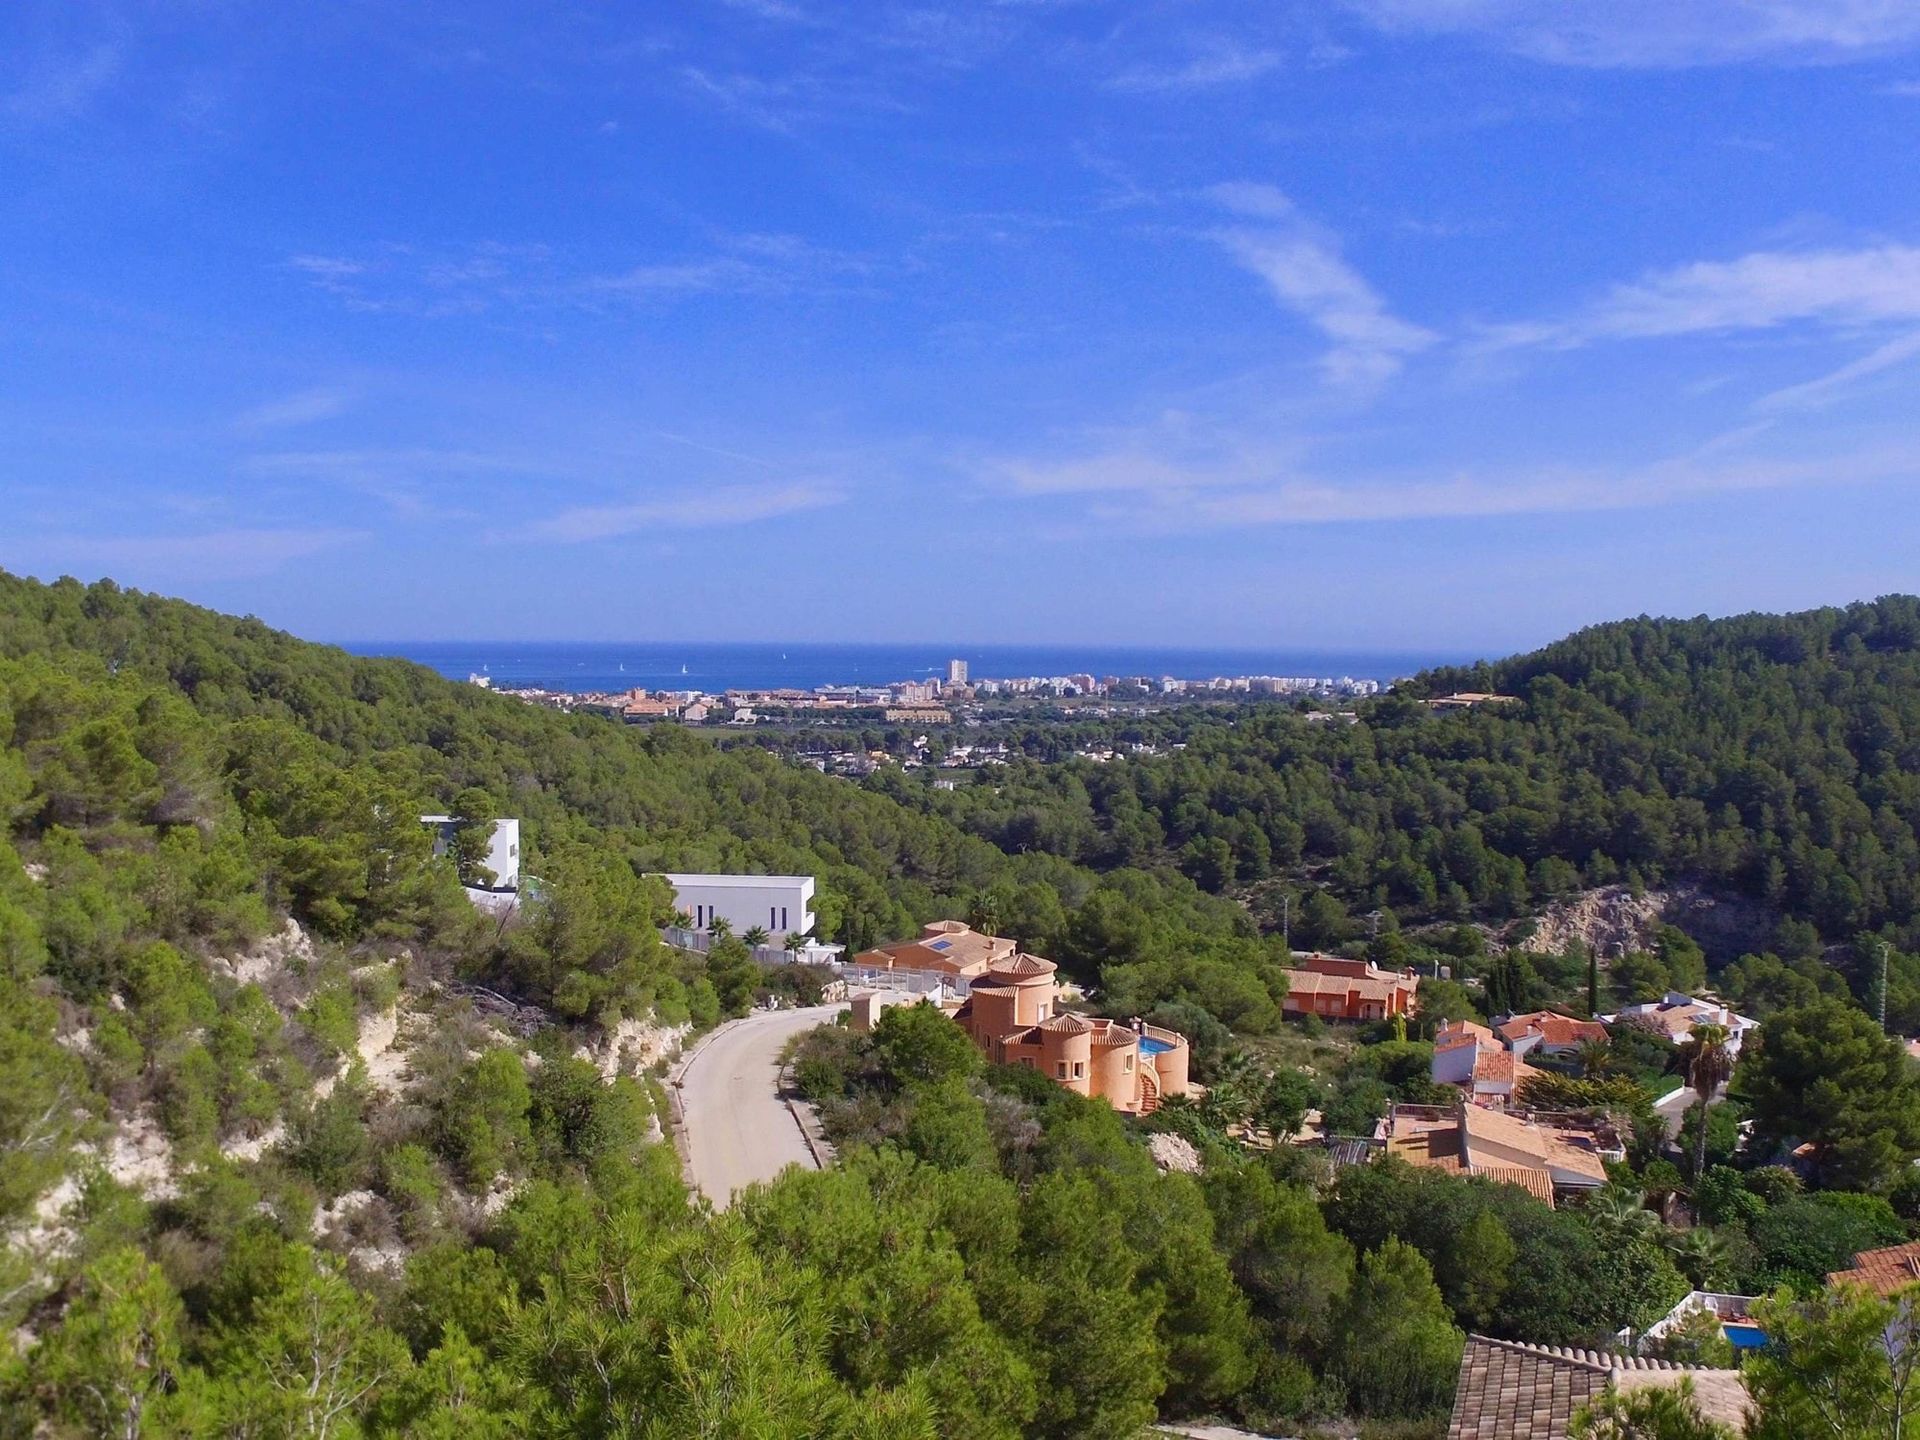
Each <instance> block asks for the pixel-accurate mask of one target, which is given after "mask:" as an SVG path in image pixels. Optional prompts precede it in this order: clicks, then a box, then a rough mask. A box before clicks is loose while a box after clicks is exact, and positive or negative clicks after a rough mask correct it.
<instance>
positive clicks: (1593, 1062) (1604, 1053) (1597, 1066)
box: [1574, 1040, 1613, 1080]
mask: <svg viewBox="0 0 1920 1440" xmlns="http://www.w3.org/2000/svg"><path fill="white" fill-rule="evenodd" d="M1574 1063H1575V1064H1576V1065H1578V1066H1579V1067H1580V1078H1581V1079H1582V1080H1599V1079H1601V1078H1603V1077H1604V1076H1606V1075H1608V1074H1610V1073H1611V1072H1612V1070H1613V1046H1611V1045H1609V1044H1608V1043H1607V1042H1606V1041H1604V1040H1582V1041H1581V1042H1580V1048H1579V1049H1578V1050H1577V1051H1575V1052H1574Z"/></svg>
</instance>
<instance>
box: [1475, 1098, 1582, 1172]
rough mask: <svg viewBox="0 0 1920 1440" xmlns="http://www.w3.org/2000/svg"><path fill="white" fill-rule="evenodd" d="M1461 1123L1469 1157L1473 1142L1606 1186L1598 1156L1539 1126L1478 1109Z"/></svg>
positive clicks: (1513, 1117)
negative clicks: (1514, 1151) (1524, 1157)
mask: <svg viewBox="0 0 1920 1440" xmlns="http://www.w3.org/2000/svg"><path fill="white" fill-rule="evenodd" d="M1460 1123H1461V1126H1462V1127H1463V1128H1464V1129H1465V1131H1466V1140H1467V1145H1466V1150H1467V1153H1468V1154H1471V1153H1472V1152H1473V1142H1474V1141H1476V1140H1478V1141H1481V1142H1483V1143H1486V1144H1490V1145H1499V1146H1503V1147H1504V1148H1506V1149H1509V1150H1517V1151H1519V1152H1520V1153H1521V1154H1522V1155H1525V1156H1526V1157H1527V1158H1528V1159H1530V1160H1535V1161H1537V1162H1538V1163H1539V1164H1540V1165H1541V1166H1543V1167H1544V1166H1549V1165H1551V1166H1555V1167H1557V1168H1559V1169H1561V1170H1571V1171H1573V1172H1574V1173H1575V1174H1577V1175H1582V1176H1585V1177H1586V1178H1587V1179H1589V1180H1592V1181H1593V1182H1594V1183H1595V1184H1601V1185H1603V1184H1605V1183H1606V1179H1607V1171H1606V1167H1605V1166H1604V1165H1602V1164H1601V1163H1600V1157H1599V1156H1598V1155H1596V1154H1594V1153H1593V1151H1591V1150H1585V1149H1582V1148H1581V1147H1580V1146H1578V1145H1574V1144H1570V1143H1569V1142H1568V1141H1566V1140H1563V1139H1562V1138H1561V1137H1560V1136H1559V1135H1557V1134H1555V1133H1554V1132H1553V1131H1552V1130H1549V1129H1548V1128H1547V1127H1545V1126H1544V1125H1535V1124H1533V1123H1531V1122H1530V1121H1526V1120H1522V1119H1519V1118H1518V1117H1516V1116H1513V1115H1503V1114H1501V1113H1500V1112H1499V1111H1497V1110H1487V1109H1484V1108H1482V1107H1481V1106H1478V1105H1469V1106H1467V1107H1466V1108H1465V1109H1464V1110H1462V1111H1461V1114H1460Z"/></svg>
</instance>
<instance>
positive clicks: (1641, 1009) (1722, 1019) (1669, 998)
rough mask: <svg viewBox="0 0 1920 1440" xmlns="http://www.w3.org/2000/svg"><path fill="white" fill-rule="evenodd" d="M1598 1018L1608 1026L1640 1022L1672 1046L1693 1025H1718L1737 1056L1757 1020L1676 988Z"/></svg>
mask: <svg viewBox="0 0 1920 1440" xmlns="http://www.w3.org/2000/svg"><path fill="white" fill-rule="evenodd" d="M1600 1018H1601V1019H1602V1020H1604V1021H1606V1022H1607V1023H1608V1024H1609V1025H1613V1024H1617V1023H1618V1022H1620V1021H1622V1020H1630V1021H1632V1022H1634V1023H1635V1024H1638V1025H1644V1026H1646V1027H1648V1028H1649V1029H1652V1030H1656V1031H1658V1032H1659V1033H1660V1034H1663V1035H1665V1036H1666V1037H1667V1039H1668V1040H1670V1041H1671V1042H1672V1043H1673V1044H1675V1045H1678V1044H1681V1043H1682V1042H1683V1041H1685V1040H1686V1038H1687V1037H1688V1036H1689V1035H1691V1034H1693V1027H1694V1026H1696V1025H1719V1026H1721V1027H1723V1028H1724V1029H1725V1030H1726V1032H1727V1052H1728V1053H1729V1054H1732V1055H1738V1054H1739V1053H1740V1046H1741V1044H1742V1043H1743V1042H1744V1041H1745V1040H1746V1038H1747V1036H1748V1035H1749V1034H1751V1033H1752V1032H1753V1031H1755V1030H1758V1029H1759V1028H1760V1022H1759V1021H1758V1020H1755V1019H1753V1018H1751V1017H1750V1016H1746V1015H1737V1014H1735V1013H1734V1011H1733V1010H1732V1008H1731V1007H1729V1006H1726V1005H1722V1004H1721V1003H1720V1002H1719V1001H1718V1000H1713V999H1704V998H1702V997H1700V996H1698V995H1687V994H1683V993H1682V992H1680V991H1678V990H1669V991H1668V992H1667V993H1666V995H1665V996H1663V997H1662V998H1661V999H1659V1000H1656V1001H1650V1002H1648V1003H1647V1004H1644V1005H1628V1006H1625V1007H1623V1008H1622V1009H1621V1011H1620V1013H1619V1014H1617V1015H1602V1016H1601V1017H1600Z"/></svg>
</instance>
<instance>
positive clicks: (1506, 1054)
mask: <svg viewBox="0 0 1920 1440" xmlns="http://www.w3.org/2000/svg"><path fill="white" fill-rule="evenodd" d="M1515 1063H1516V1062H1515V1060H1514V1058H1513V1052H1512V1051H1511V1050H1482V1051H1481V1052H1480V1053H1479V1054H1478V1055H1476V1056H1474V1057H1473V1078H1474V1079H1475V1080H1485V1081H1487V1082H1488V1083H1490V1084H1494V1083H1498V1082H1500V1081H1503V1080H1505V1081H1511V1080H1512V1079H1513V1075H1514V1065H1515Z"/></svg>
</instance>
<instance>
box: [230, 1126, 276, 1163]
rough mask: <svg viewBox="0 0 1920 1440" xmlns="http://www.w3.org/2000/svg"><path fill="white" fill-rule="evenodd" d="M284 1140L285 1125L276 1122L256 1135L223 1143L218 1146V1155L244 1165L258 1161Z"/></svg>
mask: <svg viewBox="0 0 1920 1440" xmlns="http://www.w3.org/2000/svg"><path fill="white" fill-rule="evenodd" d="M286 1138H287V1127H286V1125H285V1124H284V1123H283V1122H281V1121H279V1120H276V1121H274V1122H273V1124H271V1125H269V1126H268V1127H267V1128H266V1129H264V1130H262V1131H261V1132H260V1133H259V1134H258V1135H244V1136H242V1137H240V1138H239V1139H237V1140H227V1141H223V1142H222V1143H221V1145H220V1153H221V1154H222V1155H224V1156H226V1157H227V1159H229V1160H238V1161H241V1162H243V1163H245V1162H248V1161H253V1160H258V1159H259V1158H260V1157H261V1156H262V1155H264V1154H266V1153H267V1151H269V1150H271V1149H273V1147H274V1146H276V1145H278V1144H279V1143H280V1142H281V1141H282V1140H284V1139H286Z"/></svg>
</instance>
